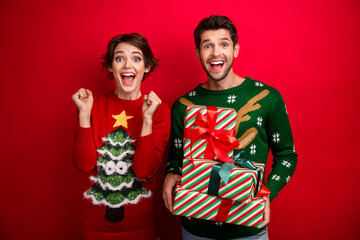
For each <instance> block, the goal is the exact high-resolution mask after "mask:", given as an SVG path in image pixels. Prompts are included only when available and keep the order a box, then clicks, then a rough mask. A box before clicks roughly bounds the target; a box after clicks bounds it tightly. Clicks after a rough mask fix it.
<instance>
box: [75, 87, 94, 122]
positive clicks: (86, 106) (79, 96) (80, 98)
mask: <svg viewBox="0 0 360 240" xmlns="http://www.w3.org/2000/svg"><path fill="white" fill-rule="evenodd" d="M72 100H73V101H74V103H75V105H76V106H77V107H78V109H79V124H80V126H81V127H90V116H91V109H92V106H93V102H94V99H93V95H92V92H91V91H90V90H89V89H84V88H80V89H79V90H78V91H77V92H76V93H75V94H74V95H72Z"/></svg>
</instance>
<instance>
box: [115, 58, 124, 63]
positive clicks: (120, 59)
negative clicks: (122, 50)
mask: <svg viewBox="0 0 360 240" xmlns="http://www.w3.org/2000/svg"><path fill="white" fill-rule="evenodd" d="M115 60H116V61H117V62H120V61H123V60H124V58H123V57H116V58H115Z"/></svg>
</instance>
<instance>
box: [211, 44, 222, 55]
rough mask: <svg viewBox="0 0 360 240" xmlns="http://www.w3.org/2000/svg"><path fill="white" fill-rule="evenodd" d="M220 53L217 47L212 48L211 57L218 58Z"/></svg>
mask: <svg viewBox="0 0 360 240" xmlns="http://www.w3.org/2000/svg"><path fill="white" fill-rule="evenodd" d="M220 53H221V51H220V47H219V46H214V48H213V55H214V56H220Z"/></svg>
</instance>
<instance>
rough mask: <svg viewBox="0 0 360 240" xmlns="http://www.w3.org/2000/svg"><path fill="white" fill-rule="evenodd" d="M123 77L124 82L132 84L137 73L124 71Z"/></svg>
mask: <svg viewBox="0 0 360 240" xmlns="http://www.w3.org/2000/svg"><path fill="white" fill-rule="evenodd" d="M121 79H122V80H123V82H124V83H125V84H127V85H130V84H132V82H133V81H134V79H135V74H134V73H122V74H121Z"/></svg>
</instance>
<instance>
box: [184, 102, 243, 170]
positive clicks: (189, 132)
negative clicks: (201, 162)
mask: <svg viewBox="0 0 360 240" xmlns="http://www.w3.org/2000/svg"><path fill="white" fill-rule="evenodd" d="M206 108H207V113H206V114H207V118H205V116H204V115H203V114H202V113H201V112H199V113H198V114H197V116H196V119H195V124H196V125H197V126H198V128H194V129H188V128H185V131H186V132H185V135H186V136H188V137H189V138H190V139H191V143H192V145H194V143H195V141H196V140H197V139H204V140H206V141H207V142H208V144H207V147H206V149H205V153H204V154H205V158H207V159H214V158H215V156H214V154H215V155H216V156H217V157H218V158H219V159H220V161H222V162H230V163H234V161H233V160H231V158H230V157H229V156H228V155H227V153H228V152H230V151H232V150H234V149H235V148H236V147H237V146H239V141H238V140H237V139H236V138H235V137H234V134H235V133H234V130H224V129H215V127H216V119H217V116H218V114H219V112H218V111H217V110H218V109H217V107H213V106H207V107H206ZM192 154H193V152H192V149H191V148H190V155H191V159H192Z"/></svg>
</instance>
